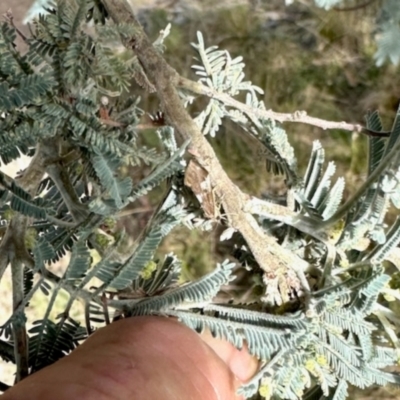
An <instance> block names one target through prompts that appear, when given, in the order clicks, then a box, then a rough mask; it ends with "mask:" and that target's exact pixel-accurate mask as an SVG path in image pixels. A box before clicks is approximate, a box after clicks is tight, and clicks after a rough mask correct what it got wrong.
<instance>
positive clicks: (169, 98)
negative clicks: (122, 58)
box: [103, 0, 307, 278]
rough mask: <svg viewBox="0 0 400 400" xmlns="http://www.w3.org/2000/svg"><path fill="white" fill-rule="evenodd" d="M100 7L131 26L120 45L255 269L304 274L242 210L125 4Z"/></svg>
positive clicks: (171, 73) (114, 1) (174, 76)
mask: <svg viewBox="0 0 400 400" xmlns="http://www.w3.org/2000/svg"><path fill="white" fill-rule="evenodd" d="M103 3H104V5H105V7H106V9H107V11H108V13H109V15H110V16H111V18H112V19H113V20H114V22H115V23H117V24H130V25H131V26H133V28H134V32H135V33H134V34H133V35H132V36H131V37H128V38H127V37H124V38H123V39H122V40H123V43H124V45H125V46H126V47H128V48H132V49H133V50H134V52H135V53H136V55H137V57H138V59H139V61H140V63H141V65H142V66H143V69H144V71H145V72H146V73H147V75H148V77H149V79H150V81H151V82H152V83H153V84H154V86H155V87H156V91H157V94H158V97H159V99H160V102H161V106H162V108H163V111H164V112H165V114H166V116H167V121H168V123H169V124H170V125H171V126H172V127H173V128H174V129H175V131H176V132H178V134H179V135H180V137H181V138H182V139H183V140H186V139H188V138H190V139H191V143H190V149H189V151H190V153H191V154H192V155H193V156H194V157H195V159H196V161H197V162H198V163H199V164H200V165H201V166H202V167H203V168H204V169H206V170H207V171H208V173H209V175H210V180H211V185H212V187H213V189H214V192H215V194H216V196H217V199H218V201H219V202H220V203H221V204H222V206H223V208H224V210H225V212H226V214H227V218H228V221H229V224H230V225H231V226H232V227H233V228H235V229H236V230H238V231H239V232H240V233H241V234H242V236H243V238H244V239H245V241H246V243H247V245H248V247H249V248H250V250H251V252H252V253H253V255H254V257H255V259H256V261H257V262H258V264H259V266H260V267H261V268H262V269H263V270H264V271H265V272H266V273H267V275H268V276H270V277H271V278H274V277H276V276H282V275H283V274H284V273H285V272H286V271H287V270H288V269H289V268H290V267H291V266H292V265H297V266H298V267H300V268H301V269H303V270H304V269H305V268H306V267H307V263H306V262H305V261H303V260H301V259H300V258H299V257H297V256H296V255H295V254H293V253H291V252H290V251H288V250H286V249H283V248H282V247H281V246H279V245H278V244H277V243H276V240H275V238H273V237H271V236H268V235H266V234H265V233H264V232H263V231H262V229H261V228H260V226H259V225H258V223H257V221H256V220H255V218H254V217H253V216H252V215H251V214H250V213H246V212H245V211H244V210H243V208H244V205H245V203H246V201H247V199H248V195H246V194H244V193H243V192H242V191H241V190H240V189H239V188H238V187H237V186H236V185H235V184H234V183H233V182H232V181H231V180H230V178H229V177H228V175H227V174H226V172H225V170H224V169H223V168H222V166H221V164H220V162H219V160H218V158H217V157H216V155H215V152H214V150H213V148H212V147H211V145H210V144H209V143H208V141H207V139H206V138H205V137H204V135H203V133H202V132H201V130H200V128H199V127H198V126H197V124H196V123H195V121H194V120H193V119H192V118H191V117H190V115H189V114H188V112H187V110H186V109H185V107H184V105H183V104H182V101H181V99H180V97H179V94H178V91H177V89H176V87H177V86H179V83H181V85H182V82H184V81H183V80H182V78H181V77H180V76H179V74H178V73H177V72H176V71H175V70H174V69H173V68H172V67H171V66H169V65H168V64H167V62H166V61H165V60H164V58H163V57H162V56H161V55H160V54H159V53H158V52H157V51H156V50H155V49H154V48H153V46H152V44H151V42H150V40H149V39H148V38H147V36H146V34H145V33H144V31H143V29H142V27H141V26H140V24H139V22H138V21H137V19H136V18H135V16H134V14H133V12H132V9H131V7H130V5H129V4H128V2H127V1H126V0H103ZM232 100H233V99H232Z"/></svg>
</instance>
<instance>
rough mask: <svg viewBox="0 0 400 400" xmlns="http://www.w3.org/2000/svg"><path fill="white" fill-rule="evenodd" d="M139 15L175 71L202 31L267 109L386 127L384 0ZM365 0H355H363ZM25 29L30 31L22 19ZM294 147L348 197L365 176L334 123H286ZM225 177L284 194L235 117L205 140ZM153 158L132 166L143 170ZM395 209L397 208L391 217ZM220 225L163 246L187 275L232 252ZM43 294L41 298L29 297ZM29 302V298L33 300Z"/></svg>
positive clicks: (394, 102) (139, 211)
mask: <svg viewBox="0 0 400 400" xmlns="http://www.w3.org/2000/svg"><path fill="white" fill-rule="evenodd" d="M32 3H33V1H32V0H19V1H18V2H15V1H13V0H2V1H1V2H0V14H3V13H4V12H5V11H6V10H8V9H9V8H11V9H12V10H13V13H14V17H15V20H16V22H17V24H18V25H19V26H21V21H22V19H23V18H24V16H25V13H26V11H27V10H28V8H29V7H30V6H31V4H32ZM132 3H133V6H134V8H135V10H136V11H137V12H138V15H139V18H140V21H141V22H142V23H143V26H144V27H145V30H146V32H147V33H148V34H149V36H150V38H151V39H153V40H154V39H155V38H156V37H157V36H158V33H159V31H160V30H161V29H164V28H165V27H166V25H167V24H168V23H169V22H171V23H172V30H171V34H170V35H169V37H168V38H167V40H166V42H165V44H166V51H165V58H166V59H167V61H168V62H169V63H170V65H172V66H173V67H174V68H175V69H176V70H177V71H178V72H179V73H180V74H182V75H183V76H186V77H189V78H192V79H195V75H194V72H193V70H191V65H193V64H196V62H195V60H194V59H193V56H194V55H195V52H194V51H193V50H192V48H191V46H190V43H191V42H194V41H196V31H198V30H199V31H201V32H202V33H203V36H204V38H205V42H206V45H207V46H212V45H217V46H219V47H220V48H222V49H226V50H228V51H229V52H230V54H231V55H232V57H236V56H239V55H240V56H243V59H244V62H245V63H246V68H245V71H246V77H247V80H251V81H252V82H253V84H255V85H257V86H259V87H261V88H262V89H263V90H264V93H265V94H264V97H263V100H264V102H265V105H266V108H267V109H269V108H271V109H272V110H274V111H277V112H288V113H293V112H295V111H297V110H305V111H307V113H308V114H309V115H311V116H314V117H318V118H322V119H326V120H335V121H346V122H353V123H364V115H365V114H366V112H367V111H368V110H375V109H377V110H379V112H380V114H381V116H382V119H383V121H384V124H385V129H388V130H389V129H390V127H391V122H392V120H393V118H394V115H395V113H396V110H397V107H398V99H399V94H400V73H399V67H398V66H395V65H392V64H389V63H387V64H384V65H383V66H381V67H377V66H376V65H375V60H374V58H373V55H374V53H375V51H376V41H375V37H374V35H375V32H374V31H373V30H374V27H375V20H376V18H378V16H379V10H380V1H373V2H369V3H370V4H369V5H368V6H366V7H361V8H358V9H356V10H354V11H339V10H331V11H329V12H327V11H325V10H322V9H320V8H317V7H315V6H314V5H313V1H312V0H299V1H297V2H295V3H294V4H292V5H291V6H285V5H284V1H283V0H268V1H261V0H259V1H257V0H256V1H254V0H218V1H215V0H201V1H200V0H197V1H193V0H192V1H191V0H169V1H168V0H163V1H155V0H141V1H135V0H132ZM361 3H362V1H361V0H360V1H354V4H355V5H356V4H361ZM22 30H23V31H25V32H27V28H26V26H24V27H22ZM131 91H132V93H133V94H135V95H140V96H141V97H142V103H141V108H142V109H143V110H145V111H146V112H149V113H152V114H154V113H156V112H157V111H158V110H159V105H158V101H157V98H156V96H155V95H148V94H147V93H145V92H143V91H142V90H141V89H140V88H139V87H137V86H136V85H135V84H133V86H132V90H131ZM201 105H202V101H201V99H200V100H198V101H196V104H195V105H194V106H191V112H192V115H196V113H197V112H198V111H199V110H200V109H201ZM284 127H285V129H286V131H287V133H288V135H289V138H290V141H291V143H292V145H293V146H294V148H295V151H296V156H297V158H298V162H299V167H300V169H301V170H302V171H304V170H305V167H306V163H307V161H308V158H309V154H310V151H311V147H312V142H313V141H314V140H319V141H321V143H322V145H323V147H324V148H325V151H326V162H328V161H335V163H336V165H337V171H336V178H337V177H339V176H344V177H345V179H346V192H345V196H348V195H349V194H351V193H352V192H353V191H354V190H355V188H357V187H358V186H359V185H360V183H361V182H362V181H363V180H364V178H365V169H366V162H367V152H366V137H364V136H363V135H360V134H356V133H353V134H352V133H349V132H343V131H339V130H331V131H322V130H321V129H319V128H315V127H312V126H310V125H304V124H298V123H297V124H295V123H286V124H285V125H284ZM144 137H145V139H144V142H145V143H146V144H147V145H150V144H153V143H155V135H154V132H152V131H148V132H145V135H144ZM210 141H211V142H212V144H213V146H214V148H215V149H216V151H217V154H218V157H219V159H220V160H221V163H222V164H223V165H224V167H226V170H227V172H228V174H229V176H230V177H231V178H232V179H233V180H234V181H235V182H236V183H237V185H238V186H240V187H241V188H242V189H243V190H244V191H245V192H247V193H249V194H253V195H257V196H260V195H261V194H262V193H269V194H276V195H279V194H282V193H284V182H283V178H281V177H274V176H272V175H270V174H268V173H267V171H266V169H265V160H264V159H263V158H262V156H261V155H260V153H259V150H258V148H257V143H256V142H255V141H254V142H253V141H252V140H251V138H249V136H246V135H245V134H244V132H242V131H241V130H240V129H239V128H238V127H236V126H234V125H233V124H225V125H224V126H223V127H222V129H221V131H220V132H219V134H218V135H217V137H216V138H210ZM149 170H150V166H141V168H138V169H137V170H135V171H130V173H131V174H133V178H134V177H135V175H136V176H143V175H145V174H147V173H148V172H149ZM160 196H162V193H150V195H149V197H148V198H147V199H145V200H142V201H141V202H140V203H138V204H134V205H133V206H132V209H133V212H134V214H132V215H131V216H129V217H126V219H125V220H124V221H123V222H122V224H123V225H124V227H125V229H126V230H127V231H128V233H129V235H130V237H131V238H132V239H134V238H135V237H136V236H137V235H138V234H139V233H140V230H141V229H142V228H143V227H144V226H145V224H146V221H147V219H148V218H149V217H150V216H151V213H152V207H153V205H154V204H156V202H157V200H158V199H159V198H160ZM392 217H393V216H392ZM220 233H221V228H220V227H218V226H216V227H215V229H214V230H213V231H212V232H206V233H201V232H197V231H190V232H189V231H188V230H187V229H185V228H181V229H177V230H176V231H175V232H174V234H173V235H171V236H170V237H169V238H168V239H167V241H166V242H165V243H164V244H163V248H162V251H164V252H170V251H174V252H176V253H177V254H178V255H179V256H180V257H181V258H182V259H183V260H184V265H185V268H184V271H185V277H184V278H185V279H192V278H195V277H196V276H199V275H202V274H204V273H205V272H207V271H209V270H210V269H212V268H213V267H214V265H215V262H217V261H221V260H222V259H225V258H226V257H229V256H230V254H229V252H230V249H229V243H228V244H226V242H222V243H218V236H219V235H220ZM35 301H39V302H40V301H44V300H40V299H39V300H35ZM33 306H35V305H34V304H33ZM354 396H355V397H353V398H358V399H360V398H363V397H364V398H366V397H369V398H371V397H372V398H376V397H379V398H390V397H392V398H397V395H396V393H395V392H392V391H391V390H390V389H387V388H383V389H379V392H370V393H365V392H363V393H360V394H358V395H354Z"/></svg>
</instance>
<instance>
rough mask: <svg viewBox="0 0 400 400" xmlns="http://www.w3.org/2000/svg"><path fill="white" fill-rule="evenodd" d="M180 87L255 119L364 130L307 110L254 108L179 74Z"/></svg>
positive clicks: (345, 129)
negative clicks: (287, 111) (314, 115)
mask: <svg viewBox="0 0 400 400" xmlns="http://www.w3.org/2000/svg"><path fill="white" fill-rule="evenodd" d="M175 83H176V85H177V86H178V87H181V88H184V89H186V90H189V91H190V92H192V93H197V94H201V95H204V96H207V97H210V98H212V99H215V100H219V101H221V102H222V103H224V104H225V105H227V106H230V107H233V108H236V109H238V110H240V111H242V112H243V113H245V114H247V115H248V116H250V117H251V118H255V119H273V120H275V121H278V122H298V123H303V124H308V125H312V126H316V127H318V128H321V129H323V130H327V129H341V130H344V131H350V132H363V131H364V129H365V128H364V127H363V126H362V125H359V124H350V123H348V122H344V121H342V122H336V121H326V120H324V119H320V118H315V117H310V116H309V115H307V112H306V111H295V112H294V113H289V114H287V113H278V112H275V111H272V110H263V109H261V108H254V107H251V106H248V105H247V104H243V103H242V102H240V101H238V100H235V99H234V98H232V97H231V96H229V95H228V94H226V93H222V92H218V91H216V90H215V89H213V88H210V87H208V86H205V85H203V84H202V83H199V82H194V81H192V80H190V79H187V78H184V77H182V76H179V77H178V79H177V80H176V82H175Z"/></svg>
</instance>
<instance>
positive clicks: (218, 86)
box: [192, 32, 263, 136]
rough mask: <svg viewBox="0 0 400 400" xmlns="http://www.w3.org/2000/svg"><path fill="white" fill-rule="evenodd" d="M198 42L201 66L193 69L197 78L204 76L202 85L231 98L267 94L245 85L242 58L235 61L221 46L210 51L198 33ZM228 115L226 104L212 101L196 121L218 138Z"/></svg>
mask: <svg viewBox="0 0 400 400" xmlns="http://www.w3.org/2000/svg"><path fill="white" fill-rule="evenodd" d="M197 40H198V43H192V46H193V47H194V48H195V49H196V51H197V52H198V54H199V58H196V60H197V61H200V62H201V64H200V65H194V66H193V67H192V68H193V69H194V70H195V71H196V75H198V76H200V79H199V82H201V83H203V84H204V85H206V86H209V87H211V88H213V89H215V90H217V91H222V92H225V93H228V94H229V95H231V96H235V95H237V94H239V93H240V92H241V91H245V92H250V93H251V94H252V95H253V97H254V96H255V93H260V94H262V93H263V91H262V89H260V88H259V87H257V86H254V85H253V84H252V83H251V82H249V81H243V79H244V77H245V75H244V72H243V68H244V63H243V62H242V60H243V58H242V57H236V58H234V59H232V58H231V56H230V54H229V53H228V52H227V51H226V50H218V46H211V47H208V48H206V47H205V43H204V39H203V35H202V34H201V33H200V32H197ZM228 115H229V111H228V110H227V109H226V107H225V105H224V104H223V103H222V102H220V101H218V100H213V99H211V100H209V102H208V105H207V107H206V109H205V110H204V111H202V112H201V113H200V114H199V115H198V116H197V117H196V122H197V123H198V125H199V126H200V127H201V128H202V131H203V133H204V134H205V135H207V134H210V135H211V136H215V134H216V133H217V132H218V129H219V127H220V125H221V124H222V120H223V118H224V117H226V116H228Z"/></svg>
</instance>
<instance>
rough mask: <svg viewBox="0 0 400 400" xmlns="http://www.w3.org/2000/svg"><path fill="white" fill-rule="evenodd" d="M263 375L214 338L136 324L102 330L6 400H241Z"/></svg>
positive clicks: (151, 320) (146, 321)
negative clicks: (243, 390)
mask: <svg viewBox="0 0 400 400" xmlns="http://www.w3.org/2000/svg"><path fill="white" fill-rule="evenodd" d="M256 369H257V361H256V360H255V359H254V358H253V357H252V356H250V355H249V353H248V352H247V351H246V350H242V351H239V350H237V349H235V348H234V347H233V346H232V345H230V344H229V343H227V342H225V341H223V340H220V339H215V338H213V337H212V336H211V335H210V334H203V335H198V334H197V333H196V332H194V331H192V330H190V329H189V328H187V327H185V326H184V325H182V324H181V323H179V322H177V321H176V320H174V319H170V318H164V317H135V318H127V319H123V320H120V321H117V322H114V323H112V324H111V325H108V326H107V327H105V328H102V329H99V330H98V331H96V332H95V333H94V334H93V335H92V336H90V338H89V339H88V340H86V341H85V342H84V343H83V344H82V345H81V346H79V347H78V348H77V349H75V350H74V351H73V352H72V353H71V354H70V355H68V356H67V357H64V358H63V359H61V360H59V361H58V362H56V363H55V364H53V365H51V366H49V367H47V368H44V369H42V370H40V371H39V372H37V373H35V374H33V375H31V376H29V377H28V378H26V379H24V380H22V381H21V382H20V383H18V384H17V385H15V386H14V387H12V388H11V389H9V390H7V392H6V393H5V394H4V395H2V396H1V397H2V399H1V400H27V399H29V400H39V399H40V400H55V399H56V400H71V399H79V400H159V399H160V400H161V399H162V400H238V399H241V397H240V396H237V395H236V389H237V388H238V386H239V385H240V383H241V382H245V381H246V380H248V379H249V378H250V377H251V376H252V375H253V374H254V372H255V371H256Z"/></svg>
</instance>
